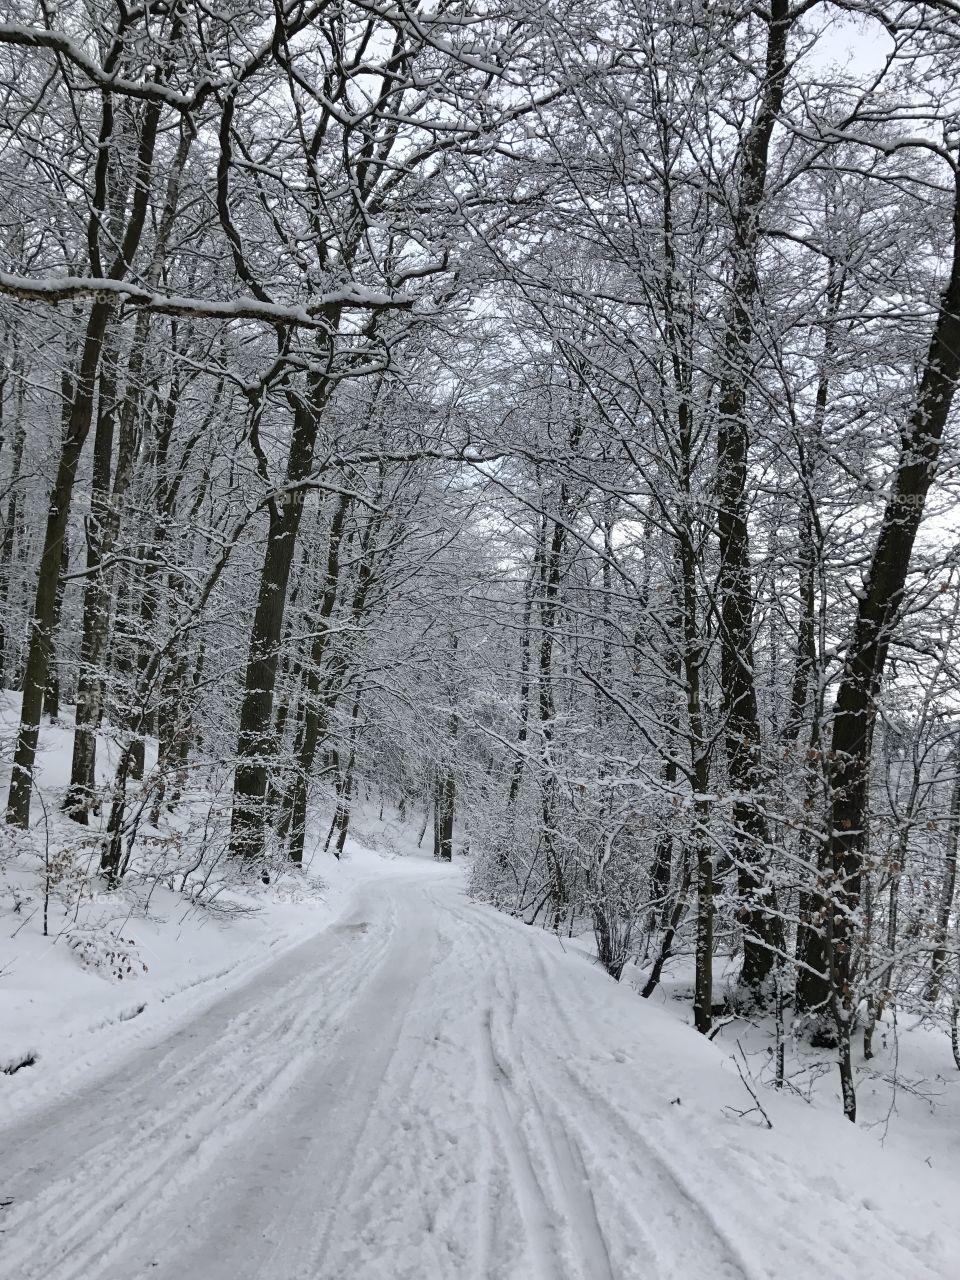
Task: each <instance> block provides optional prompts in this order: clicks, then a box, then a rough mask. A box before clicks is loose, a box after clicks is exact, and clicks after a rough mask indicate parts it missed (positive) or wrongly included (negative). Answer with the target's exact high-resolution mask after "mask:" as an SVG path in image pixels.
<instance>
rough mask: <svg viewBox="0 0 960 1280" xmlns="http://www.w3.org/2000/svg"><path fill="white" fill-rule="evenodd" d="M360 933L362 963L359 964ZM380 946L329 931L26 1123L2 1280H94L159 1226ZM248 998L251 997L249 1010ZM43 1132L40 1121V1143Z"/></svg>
mask: <svg viewBox="0 0 960 1280" xmlns="http://www.w3.org/2000/svg"><path fill="white" fill-rule="evenodd" d="M361 937H366V945H363V944H361V951H362V957H363V961H364V962H363V963H361V964H357V963H356V961H357V959H358V958H359V957H358V956H357V955H356V951H357V939H359V938H361ZM384 950H385V944H384V943H382V941H381V940H380V939H379V938H378V937H377V936H376V934H371V935H369V936H366V935H360V934H352V935H351V934H345V935H338V934H337V930H336V927H334V928H333V929H332V930H330V931H327V932H326V933H324V934H321V935H318V937H317V938H316V939H311V940H310V941H309V942H308V943H306V944H304V947H302V948H298V949H297V950H296V951H294V952H291V953H289V954H288V955H287V956H285V957H284V958H283V959H282V960H281V961H279V962H278V964H277V965H276V966H272V967H271V968H270V969H269V970H267V971H266V972H265V973H264V974H263V975H260V976H258V978H257V979H255V980H254V981H253V982H252V983H250V984H249V985H247V986H245V987H243V988H240V989H239V990H238V991H235V992H231V993H230V994H229V995H227V996H226V997H225V998H224V999H223V1000H222V1001H220V1002H218V1003H217V1004H216V1005H214V1006H213V1007H212V1008H210V1009H208V1010H207V1011H206V1013H205V1015H204V1019H203V1022H202V1023H201V1024H199V1026H197V1025H195V1024H193V1023H190V1024H187V1025H186V1026H185V1027H184V1028H182V1029H181V1030H180V1031H178V1032H177V1033H175V1034H174V1035H173V1036H171V1037H170V1038H169V1039H168V1040H167V1041H166V1043H165V1045H164V1047H163V1050H162V1051H161V1055H160V1058H159V1061H151V1058H152V1056H153V1055H152V1051H151V1049H150V1048H149V1047H148V1048H146V1049H142V1050H139V1051H138V1052H137V1053H136V1054H135V1055H133V1057H132V1058H131V1059H130V1060H129V1061H128V1062H127V1063H125V1064H124V1067H123V1068H122V1071H118V1072H117V1073H116V1074H115V1075H114V1076H113V1077H110V1079H109V1080H108V1081H107V1082H105V1083H104V1084H102V1085H101V1086H100V1087H99V1088H98V1089H97V1090H96V1095H95V1101H94V1103H93V1105H92V1106H90V1107H89V1108H81V1109H77V1108H76V1107H75V1106H69V1107H65V1106H59V1107H57V1108H54V1109H51V1111H50V1112H48V1113H41V1114H40V1115H39V1116H37V1117H35V1118H33V1119H32V1120H31V1122H30V1124H29V1126H28V1127H27V1133H26V1134H25V1135H23V1136H22V1137H21V1138H20V1140H19V1141H17V1140H16V1138H15V1139H14V1142H13V1144H12V1149H8V1152H7V1157H6V1160H5V1166H4V1173H3V1186H4V1188H5V1194H11V1195H13V1196H14V1206H13V1208H12V1209H11V1210H10V1211H8V1216H7V1219H6V1221H5V1224H4V1225H5V1227H6V1244H7V1246H8V1248H6V1249H5V1251H4V1262H5V1265H6V1266H7V1267H9V1268H10V1271H9V1274H11V1275H17V1276H18V1280H32V1278H33V1277H37V1280H40V1277H43V1280H90V1277H91V1276H94V1275H97V1276H99V1275H102V1274H103V1272H102V1268H103V1267H104V1266H105V1265H107V1264H108V1262H109V1258H110V1255H111V1254H112V1253H113V1252H114V1251H115V1250H116V1249H117V1247H118V1246H121V1245H123V1244H124V1243H125V1242H126V1240H127V1238H128V1234H129V1233H130V1232H131V1231H134V1230H135V1231H136V1232H137V1233H138V1234H143V1233H145V1232H146V1231H147V1230H148V1229H149V1226H150V1223H151V1222H152V1221H156V1220H158V1219H162V1217H163V1215H164V1212H165V1208H166V1206H167V1204H168V1203H169V1202H170V1201H171V1200H172V1199H174V1198H175V1197H176V1194H177V1193H178V1191H180V1190H182V1188H184V1187H185V1186H188V1185H190V1184H191V1183H193V1182H196V1181H198V1180H200V1179H201V1178H202V1176H203V1174H204V1173H205V1172H206V1171H207V1170H208V1169H209V1168H210V1167H211V1166H212V1165H213V1164H214V1163H215V1162H216V1161H217V1160H218V1159H220V1158H221V1157H222V1155H223V1152H224V1149H225V1148H228V1147H229V1146H230V1145H231V1144H235V1143H236V1142H238V1141H239V1140H240V1139H241V1138H242V1137H243V1136H244V1134H245V1133H246V1132H247V1131H248V1130H249V1129H250V1127H251V1126H253V1125H255V1124H257V1123H258V1122H260V1121H261V1120H262V1119H263V1113H264V1112H265V1111H266V1110H268V1109H269V1108H270V1107H271V1106H276V1105H277V1104H278V1103H279V1101H280V1100H281V1099H282V1098H283V1096H284V1095H285V1093H286V1092H287V1091H288V1090H289V1088H290V1087H291V1085H292V1084H293V1082H294V1081H295V1080H296V1079H297V1077H298V1076H299V1075H300V1074H301V1073H302V1072H303V1071H304V1070H305V1069H306V1065H307V1064H306V1062H305V1060H304V1054H303V1051H302V1048H300V1047H299V1046H301V1045H302V1043H304V1042H307V1043H309V1042H310V1041H311V1040H313V1041H316V1039H317V1038H318V1037H319V1036H320V1035H321V1034H322V1033H323V1032H325V1031H326V1030H327V1029H328V1028H329V1026H330V1024H331V1023H332V1022H334V1021H335V1019H336V1018H337V1015H338V1014H341V1013H342V1012H343V1011H344V1010H345V1009H347V1008H349V1006H350V1003H351V997H352V994H353V991H354V990H355V988H356V987H357V985H358V981H359V983H360V984H362V983H363V982H364V981H367V980H369V978H370V976H371V975H372V974H374V973H375V972H376V968H377V964H378V961H379V960H380V959H381V958H382V953H383V951H384ZM318 951H319V952H320V953H321V956H323V958H324V959H326V973H327V979H328V985H327V990H326V992H325V997H326V998H325V1000H324V1001H323V1003H322V1004H321V1003H320V1002H318V1001H317V999H316V986H317V977H318V975H317V973H316V972H315V971H312V970H311V969H310V967H309V962H310V960H311V958H312V957H313V956H314V954H315V953H316V952H318ZM325 952H327V953H331V954H329V955H326V956H324V955H323V953H325ZM351 953H353V954H351ZM378 953H379V954H378ZM291 971H292V977H291ZM255 994H259V995H260V997H261V999H260V1000H259V1002H258V1003H257V1004H255V1005H254V1006H253V1007H252V1008H250V1007H245V1006H249V1005H250V1000H251V996H252V995H255ZM194 1041H199V1042H200V1044H199V1046H198V1047H194V1045H193V1042H194ZM158 1082H159V1083H160V1088H159V1091H158V1089H157V1084H158ZM158 1093H159V1097H158ZM145 1117H146V1119H145ZM38 1124H45V1126H46V1129H45V1133H44V1135H43V1136H42V1137H41V1139H40V1142H39V1144H38V1143H37V1142H36V1141H35V1130H36V1128H37V1125H38ZM44 1137H45V1138H46V1139H47V1141H46V1142H44ZM38 1145H39V1147H40V1153H39V1154H40V1159H39V1161H38V1160H37V1153H36V1148H37V1146H38ZM24 1164H25V1165H26V1167H24ZM49 1171H53V1173H54V1176H53V1179H52V1180H50V1181H47V1184H46V1185H45V1186H43V1185H40V1186H38V1187H37V1188H36V1190H34V1189H33V1187H32V1185H31V1184H36V1183H38V1182H40V1176H41V1175H43V1174H44V1173H47V1172H49ZM38 1240H39V1241H44V1242H45V1243H46V1247H45V1249H44V1250H43V1254H42V1256H40V1257H38V1256H37V1255H38V1252H39V1251H38V1249H37V1245H36V1242H37V1241H38ZM10 1245H12V1248H11V1247H9V1246H10ZM94 1267H97V1268H100V1270H94Z"/></svg>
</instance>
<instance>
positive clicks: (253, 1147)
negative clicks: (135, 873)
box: [0, 864, 955, 1280]
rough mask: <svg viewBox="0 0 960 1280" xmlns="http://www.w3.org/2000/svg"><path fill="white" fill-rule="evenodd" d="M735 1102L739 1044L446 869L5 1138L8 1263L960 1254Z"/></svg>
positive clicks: (748, 1269)
mask: <svg viewBox="0 0 960 1280" xmlns="http://www.w3.org/2000/svg"><path fill="white" fill-rule="evenodd" d="M678 1045H679V1046H681V1048H680V1051H679V1053H678V1049H677V1046H678ZM681 1094H682V1095H683V1096H682V1097H681ZM728 1102H732V1103H733V1104H735V1105H736V1106H737V1107H739V1108H740V1109H741V1110H743V1109H745V1107H748V1106H749V1105H750V1102H749V1098H747V1097H746V1095H745V1093H744V1091H743V1088H742V1086H741V1085H740V1083H739V1081H738V1080H737V1079H736V1078H735V1077H731V1073H730V1072H729V1070H727V1071H725V1070H724V1062H723V1058H722V1056H721V1055H720V1053H719V1051H718V1050H716V1049H715V1048H714V1046H712V1045H706V1044H704V1043H703V1042H701V1041H700V1040H699V1039H698V1038H697V1037H695V1036H694V1035H693V1034H692V1033H691V1032H689V1031H688V1030H687V1029H686V1028H684V1027H682V1026H681V1027H677V1026H675V1025H674V1024H673V1023H672V1022H671V1020H670V1019H668V1018H666V1017H665V1016H664V1015H663V1014H661V1013H659V1012H658V1011H656V1010H653V1009H650V1008H649V1007H648V1006H647V1005H646V1004H643V1005H641V1002H640V1001H639V1000H638V999H637V997H636V996H635V994H634V993H633V992H632V991H630V990H628V989H626V988H623V987H617V986H615V984H613V983H612V982H611V981H610V980H609V979H608V978H607V977H606V976H605V975H604V974H603V973H601V972H599V971H598V970H596V969H594V968H592V967H591V966H589V965H588V964H587V963H585V962H584V961H583V959H582V958H579V957H571V956H565V955H564V954H563V952H562V950H561V948H560V946H558V944H557V941H556V939H551V938H549V937H546V936H545V935H543V934H542V933H541V932H540V931H539V930H534V929H529V928H527V927H525V926H524V925H522V924H518V923H517V922H515V921H511V920H509V919H507V918H506V917H503V916H501V915H498V914H497V913H495V912H494V911H492V910H490V909H489V908H486V907H483V906H479V905H476V904H474V903H471V902H470V901H468V900H467V899H466V897H465V896H464V893H463V888H462V881H461V879H460V877H459V876H458V874H457V873H456V872H449V871H448V870H447V869H440V868H438V869H436V870H434V869H432V868H429V867H424V866H423V865H422V864H421V865H420V866H419V867H415V868H411V871H410V873H409V874H403V875H399V876H391V877H389V878H387V879H384V880H383V881H376V882H371V883H369V884H367V885H365V886H363V887H362V888H361V889H360V890H359V891H358V892H357V895H356V897H355V899H354V902H353V907H352V910H351V911H350V912H349V913H348V914H346V915H345V916H343V917H342V918H341V919H340V920H339V921H337V922H336V923H335V924H334V925H332V926H331V927H330V928H329V929H327V930H325V931H324V932H322V933H320V934H318V935H317V936H316V937H314V938H311V939H310V940H308V941H307V942H305V943H304V944H303V945H302V946H300V947H298V948H297V949H295V950H294V951H291V952H289V953H287V954H286V955H285V956H284V957H282V958H281V959H279V960H278V961H277V962H276V963H275V964H273V965H272V966H270V967H269V968H268V969H266V970H264V971H262V972H260V973H259V974H258V975H256V976H255V977H254V978H253V979H251V980H250V981H249V982H248V983H247V984H246V985H244V986H242V987H240V988H239V989H237V990H235V991H233V992H232V993H230V994H228V995H226V996H225V997H223V998H222V999H220V1000H219V1001H218V1002H217V1003H216V1004H214V1005H213V1006H212V1007H208V1008H207V1009H205V1010H204V1011H203V1012H202V1013H200V1014H198V1016H197V1017H196V1018H194V1019H193V1020H192V1021H190V1022H189V1023H187V1024H186V1025H183V1026H181V1027H180V1028H179V1029H178V1030H176V1031H174V1032H173V1033H172V1034H169V1035H167V1036H166V1038H164V1039H162V1040H159V1041H158V1042H157V1043H156V1044H154V1045H151V1046H147V1047H140V1048H138V1049H137V1050H136V1051H135V1052H134V1053H133V1054H132V1055H131V1056H130V1057H129V1058H128V1059H126V1061H125V1062H124V1063H123V1065H122V1067H121V1068H120V1069H118V1070H116V1071H115V1072H114V1073H113V1074H112V1075H109V1076H107V1077H105V1078H104V1079H102V1080H101V1081H100V1082H99V1083H97V1084H96V1085H95V1086H88V1087H86V1088H84V1089H82V1090H81V1091H79V1092H77V1093H75V1094H74V1095H73V1096H71V1097H69V1098H67V1099H64V1100H63V1101H62V1102H60V1103H59V1104H58V1105H57V1106H56V1107H53V1108H50V1109H48V1110H47V1111H46V1112H45V1113H41V1114H40V1115H38V1116H36V1117H33V1118H31V1120H30V1122H29V1123H27V1122H24V1123H22V1124H21V1125H20V1126H18V1127H17V1128H14V1129H10V1130H8V1131H7V1132H6V1133H5V1134H3V1135H2V1138H3V1150H4V1155H3V1162H2V1171H0V1200H7V1199H9V1200H10V1201H11V1203H10V1204H9V1205H8V1206H7V1207H6V1208H4V1209H2V1210H0V1228H2V1234H0V1276H2V1277H3V1278H4V1280H7V1278H9V1280H13V1277H17V1280H39V1278H40V1277H43V1278H44V1280H139V1277H156V1278H159V1280H260V1278H261V1277H262V1278H263V1280H268V1278H269V1280H339V1278H340V1277H343V1278H345V1280H346V1278H347V1277H349V1278H350V1280H407V1278H409V1280H447V1278H448V1277H449V1278H450V1280H633V1278H634V1277H636V1278H637V1280H641V1278H643V1280H673V1278H676V1280H680V1278H681V1277H682V1278H683V1280H714V1278H716V1280H738V1278H740V1277H750V1278H751V1280H752V1278H753V1277H766V1276H777V1277H778V1278H779V1280H784V1278H785V1277H791V1276H799V1275H801V1274H821V1275H840V1274H843V1275H845V1276H847V1277H855V1276H859V1275H864V1276H866V1275H868V1274H869V1275H870V1276H871V1277H878V1276H879V1277H882V1276H886V1275H888V1274H889V1275H890V1276H894V1275H896V1276H898V1277H907V1278H909V1280H914V1278H916V1280H922V1278H926V1277H945V1276H947V1275H949V1274H951V1272H950V1270H949V1267H950V1262H949V1250H950V1247H951V1241H942V1242H939V1243H938V1242H937V1241H935V1240H933V1238H932V1236H931V1234H930V1232H929V1231H928V1232H926V1233H923V1232H921V1231H920V1230H919V1224H918V1229H917V1231H916V1233H914V1231H913V1230H912V1228H911V1227H910V1225H909V1214H908V1213H905V1214H904V1215H901V1223H900V1225H898V1224H897V1222H896V1220H895V1217H894V1220H891V1218H890V1215H889V1213H888V1212H886V1211H884V1212H874V1211H873V1210H874V1208H875V1206H873V1205H871V1204H869V1203H866V1202H865V1201H864V1200H863V1199H862V1198H861V1197H862V1194H863V1191H862V1186H860V1187H859V1190H856V1191H855V1190H854V1189H853V1187H852V1179H851V1180H850V1182H851V1185H850V1186H849V1187H845V1186H844V1185H843V1175H842V1161H841V1163H840V1164H834V1165H832V1166H831V1173H833V1172H834V1171H835V1170H836V1171H839V1172H838V1177H839V1180H838V1177H833V1176H831V1177H821V1176H819V1175H817V1174H816V1173H815V1172H814V1173H810V1172H805V1171H804V1169H803V1167H802V1162H800V1165H799V1167H798V1164H797V1162H795V1161H794V1160H793V1159H792V1158H788V1156H787V1155H786V1154H785V1151H784V1141H785V1140H786V1141H787V1143H788V1144H789V1142H790V1141H791V1138H790V1135H789V1134H788V1135H787V1136H786V1139H785V1138H784V1135H783V1134H782V1133H781V1134H779V1141H778V1143H777V1144H776V1145H774V1144H773V1143H771V1142H770V1141H769V1140H768V1138H769V1135H768V1134H767V1132H766V1130H762V1129H760V1128H756V1127H753V1125H752V1123H751V1122H750V1121H749V1120H747V1121H744V1120H737V1119H736V1118H734V1117H732V1116H731V1115H730V1114H729V1113H726V1112H724V1110H723V1108H724V1105H725V1104H727V1103H728ZM857 1136H859V1135H857ZM843 1137H844V1138H846V1134H845V1133H844V1134H843ZM868 1141H869V1140H868ZM795 1145H797V1146H799V1142H798V1141H797V1142H796V1144H795ZM840 1146H841V1148H842V1147H843V1143H842V1142H841V1143H840ZM820 1167H821V1166H820V1164H819V1162H818V1163H817V1165H816V1168H820ZM904 1219H905V1220H906V1221H907V1222H908V1226H907V1227H904V1226H903V1220H904ZM859 1267H862V1268H863V1270H860V1269H858V1268H859ZM952 1274H955V1273H952Z"/></svg>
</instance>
